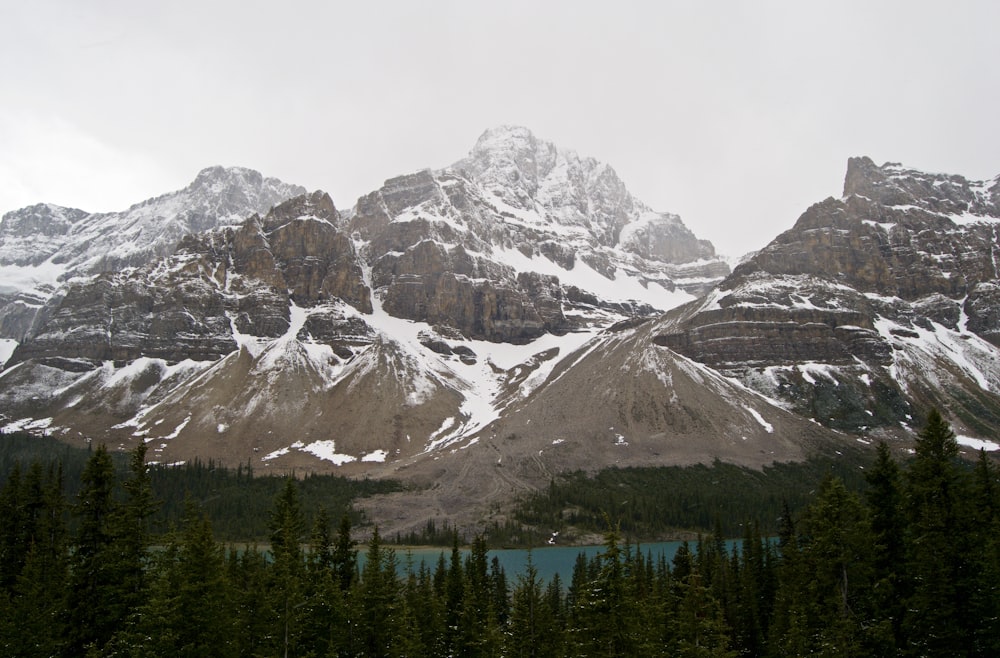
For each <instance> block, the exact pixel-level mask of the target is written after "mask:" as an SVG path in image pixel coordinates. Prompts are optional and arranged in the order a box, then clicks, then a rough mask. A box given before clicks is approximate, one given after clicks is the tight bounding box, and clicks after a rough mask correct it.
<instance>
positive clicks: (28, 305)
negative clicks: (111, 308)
mask: <svg viewBox="0 0 1000 658" xmlns="http://www.w3.org/2000/svg"><path fill="white" fill-rule="evenodd" d="M305 191H306V190H305V188H303V187H300V186H297V185H288V184H286V183H283V182H281V181H279V180H278V179H276V178H265V177H263V176H262V175H261V174H260V173H258V172H256V171H253V170H251V169H244V168H241V167H210V168H207V169H204V170H202V171H201V172H200V173H199V174H198V176H197V177H196V178H195V180H194V181H193V182H192V183H191V184H190V185H188V186H187V187H185V188H184V189H182V190H178V191H175V192H170V193H168V194H164V195H162V196H158V197H156V198H153V199H148V200H146V201H143V202H141V203H137V204H135V205H133V206H132V207H130V208H129V209H127V210H124V211H121V212H110V213H88V212H85V211H83V210H78V209H76V208H63V207H61V206H55V205H52V204H47V203H40V204H37V205H34V206H29V207H27V208H22V209H20V210H15V211H12V212H9V213H7V214H5V215H4V216H3V219H2V220H0V339H14V340H20V339H21V338H22V337H23V336H24V334H25V332H26V331H27V330H28V327H29V326H30V323H31V320H32V318H33V317H34V312H35V311H37V309H38V308H39V307H40V306H41V305H42V304H43V303H44V302H45V301H46V300H47V299H48V298H49V296H50V295H51V294H52V293H53V291H54V290H55V289H56V288H58V287H59V286H60V285H61V284H62V283H63V282H65V281H67V280H68V279H69V278H71V277H74V276H86V275H91V274H97V273H100V272H114V271H117V270H120V269H123V268H125V267H132V266H141V265H145V264H147V263H149V262H150V261H152V260H154V259H156V258H161V257H163V256H167V255H169V254H170V253H172V252H173V250H174V248H175V247H176V246H177V243H178V242H179V241H180V239H181V238H182V237H183V236H185V235H187V234H188V233H195V232H199V231H205V230H210V229H213V228H217V227H220V226H233V225H237V224H239V223H242V222H243V220H245V219H246V218H247V217H248V216H250V215H252V214H254V213H263V212H267V210H268V209H269V208H271V206H273V205H275V204H277V203H280V202H281V201H284V200H286V199H290V198H292V197H294V196H298V195H300V194H304V193H305Z"/></svg>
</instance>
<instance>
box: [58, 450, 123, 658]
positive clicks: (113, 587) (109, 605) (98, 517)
mask: <svg viewBox="0 0 1000 658" xmlns="http://www.w3.org/2000/svg"><path fill="white" fill-rule="evenodd" d="M114 481H115V478H114V465H113V464H112V462H111V456H110V455H109V454H108V451H107V448H105V447H104V446H103V445H101V446H98V447H97V449H96V450H94V452H93V454H92V455H91V457H90V458H89V459H88V460H87V465H86V467H85V468H84V470H83V475H82V476H81V488H80V492H79V494H78V502H77V505H76V512H77V516H78V517H79V530H78V532H77V535H76V541H75V542H74V550H73V554H72V559H71V570H70V578H69V587H68V589H67V604H66V609H67V611H68V615H69V619H68V622H67V638H66V643H65V646H64V654H65V655H67V656H83V655H85V654H86V653H87V651H88V650H91V649H97V650H100V649H101V648H102V647H103V646H104V645H105V644H106V643H107V642H108V640H110V639H111V637H112V635H114V633H115V631H116V630H117V629H118V628H119V627H120V626H121V625H122V623H123V622H124V608H123V606H122V601H121V600H120V599H118V598H116V594H117V593H119V592H120V591H121V590H120V589H119V587H118V586H119V581H118V580H117V578H118V575H119V570H118V568H117V567H118V562H117V556H116V555H115V551H114V539H115V537H114V533H113V527H112V523H113V519H114V515H115V513H116V511H117V509H118V507H117V505H116V504H115V502H114V499H113V498H112V494H113V492H114Z"/></svg>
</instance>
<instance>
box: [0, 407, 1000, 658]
mask: <svg viewBox="0 0 1000 658" xmlns="http://www.w3.org/2000/svg"><path fill="white" fill-rule="evenodd" d="M866 473H867V476H866V478H867V484H868V486H867V489H866V490H865V491H864V492H863V493H862V494H858V493H855V492H853V491H852V490H850V489H849V488H848V487H846V486H845V485H844V483H843V482H842V481H841V480H840V479H838V478H836V477H832V476H831V477H829V478H827V479H825V480H824V481H823V483H822V485H821V486H820V487H819V488H818V489H817V491H816V492H815V495H814V496H813V498H812V499H811V500H810V502H809V504H808V506H807V507H806V508H805V509H804V510H803V511H802V512H801V513H800V514H797V515H794V516H793V515H792V514H791V513H790V512H788V511H787V510H786V511H785V513H783V514H782V518H781V528H780V532H779V535H778V537H777V539H775V540H770V539H765V538H762V537H761V534H760V531H759V529H758V528H759V526H758V525H756V524H752V523H750V524H746V525H745V528H746V529H745V531H744V533H743V537H742V541H739V542H736V543H735V544H734V545H733V546H732V548H727V543H726V542H725V541H724V540H723V537H722V535H723V533H722V532H721V530H720V531H718V532H716V533H713V535H710V536H708V537H707V538H704V539H701V540H699V541H698V542H696V543H693V544H690V545H689V544H684V545H682V546H681V548H680V550H678V552H677V554H676V555H675V556H674V557H673V558H672V559H671V560H669V561H668V560H667V559H666V558H664V557H662V556H660V557H657V558H653V557H652V556H651V555H649V554H648V553H645V554H644V552H643V550H642V548H641V547H637V546H633V545H631V544H630V543H628V542H626V541H623V538H622V536H621V535H620V531H619V530H618V526H617V524H614V525H613V526H610V527H611V529H610V530H609V531H608V532H607V534H606V536H605V542H604V547H603V550H602V551H601V552H600V553H599V554H597V555H596V556H594V557H592V558H589V559H588V558H587V557H586V556H584V555H583V554H582V553H581V554H580V555H579V556H578V558H577V560H576V562H575V564H574V566H573V570H572V577H571V578H570V579H569V581H568V582H563V580H562V579H561V578H560V577H559V576H558V575H555V576H553V577H552V578H551V579H548V580H546V579H544V578H542V577H541V576H540V575H539V573H538V571H537V570H536V569H535V567H534V566H533V565H532V564H531V561H530V559H529V563H528V566H527V567H526V568H525V570H524V572H523V573H519V574H514V575H513V576H512V577H508V575H507V574H506V573H504V570H503V569H502V568H501V566H500V563H499V561H498V560H497V558H495V557H494V558H492V559H491V558H490V555H489V551H488V549H487V545H486V542H485V540H484V539H483V538H482V537H477V538H476V539H475V540H474V541H473V542H472V546H471V548H470V550H468V551H467V552H464V553H463V552H462V551H460V550H459V546H458V539H457V537H455V539H454V540H453V541H454V543H453V546H452V549H451V552H450V555H449V554H447V553H446V552H442V554H441V555H440V557H439V558H438V560H437V561H436V563H433V564H426V563H423V562H421V563H420V564H413V563H411V562H410V560H409V559H408V558H407V557H406V556H405V555H404V556H400V555H399V554H398V553H397V552H396V551H395V550H393V549H391V548H389V547H388V546H387V545H386V544H385V543H384V542H383V539H382V537H381V536H380V535H379V532H378V529H377V528H376V529H375V531H374V532H373V533H372V534H371V538H370V540H368V542H367V546H366V547H364V548H363V549H362V547H359V546H358V545H357V544H356V542H355V541H354V540H353V539H352V537H351V530H352V528H351V520H350V518H349V517H348V516H346V515H345V516H343V517H341V518H340V519H339V520H336V519H332V518H330V517H329V516H328V515H327V514H326V513H324V512H322V511H321V512H320V513H318V514H316V515H315V516H314V518H313V520H312V522H311V523H310V524H309V525H308V527H307V524H306V520H305V519H306V515H304V513H303V501H302V493H301V491H300V487H299V484H298V483H297V481H296V480H294V479H291V478H289V479H287V480H286V481H285V482H284V485H283V487H282V488H281V490H280V491H279V493H278V494H277V495H276V497H275V498H274V500H273V504H272V508H271V510H270V513H269V517H268V521H269V522H268V531H269V536H268V539H269V544H268V548H267V550H263V549H260V548H257V547H254V546H250V547H247V548H240V549H236V548H228V549H227V548H226V547H225V546H224V545H223V544H221V543H219V542H218V541H217V540H216V539H215V538H214V536H213V533H212V527H211V523H210V522H209V520H208V517H207V516H206V514H205V512H204V510H203V509H201V508H200V507H199V506H198V505H197V504H195V503H194V502H192V501H191V500H189V501H188V502H187V504H186V507H185V512H184V514H183V518H182V521H181V523H180V524H179V526H178V527H177V528H176V529H174V530H173V531H172V532H171V533H169V534H168V536H167V537H166V538H165V539H164V538H159V539H156V545H154V539H153V537H151V535H150V530H149V527H150V525H149V521H150V518H151V517H152V516H153V514H154V512H155V509H156V506H157V504H158V503H157V500H156V498H155V496H154V495H153V491H154V489H153V487H152V486H151V483H150V476H149V470H148V468H147V466H146V464H145V450H144V447H142V446H140V447H139V448H137V449H136V450H135V451H134V452H133V453H132V454H131V463H130V471H129V476H128V477H127V478H126V479H125V480H124V482H123V483H122V484H121V485H120V486H116V484H115V483H116V479H115V476H114V467H113V464H112V460H111V457H110V455H109V453H108V451H107V450H106V449H104V448H103V447H101V448H98V449H96V450H94V452H93V453H92V455H91V456H90V458H89V459H88V461H87V464H86V467H85V468H84V469H83V472H82V474H81V475H80V483H79V491H78V493H77V494H76V496H75V497H73V498H68V497H67V496H66V495H65V494H64V491H65V486H64V485H65V483H64V482H63V480H64V474H63V473H62V472H61V470H60V468H59V466H58V464H56V465H52V466H41V465H40V464H38V463H33V464H32V465H30V466H27V467H23V468H21V467H18V468H16V469H15V471H14V472H12V473H11V474H10V476H9V477H8V479H7V482H6V484H5V485H4V486H3V488H2V490H0V655H5V656H301V657H306V656H312V657H322V656H371V657H380V656H398V657H404V656H433V657H447V656H456V657H458V656H498V657H499V656H510V657H517V658H521V657H543V656H559V657H562V656H566V657H569V656H628V657H632V656H726V657H736V656H811V655H819V656H827V655H828V656H960V657H961V656H968V657H978V656H983V657H985V656H997V655H1000V481H998V478H1000V473H998V468H997V466H996V464H995V463H993V462H991V461H990V460H989V459H988V458H987V456H986V455H985V453H980V457H979V459H978V461H977V462H976V463H975V465H974V466H971V467H970V466H969V465H967V464H965V463H963V462H961V461H959V460H958V446H957V444H956V442H955V437H954V434H953V433H952V432H951V430H950V428H949V427H948V425H947V423H945V421H944V420H943V419H942V418H941V416H940V414H938V413H937V412H931V413H930V414H929V416H928V421H927V424H926V426H925V428H924V429H923V430H922V431H921V433H920V434H919V436H918V437H917V439H916V442H915V454H914V455H913V457H912V459H910V460H908V461H907V462H906V463H905V464H902V465H900V464H897V463H896V462H895V461H894V460H893V459H892V457H891V455H890V452H889V449H888V448H887V447H886V446H885V445H880V446H879V448H878V450H877V454H876V459H875V461H874V463H873V464H872V465H871V466H870V467H869V468H868V469H866ZM116 488H120V491H116ZM70 516H72V517H74V518H75V523H74V524H73V525H72V528H73V530H70V529H69V528H70V527H71V526H70V525H68V524H67V518H68V517H70ZM609 525H610V524H609ZM361 550H364V551H365V556H364V557H365V559H364V560H363V561H362V560H359V551H361Z"/></svg>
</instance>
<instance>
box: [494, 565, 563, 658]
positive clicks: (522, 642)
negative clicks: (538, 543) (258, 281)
mask: <svg viewBox="0 0 1000 658" xmlns="http://www.w3.org/2000/svg"><path fill="white" fill-rule="evenodd" d="M560 644H561V642H560V636H559V632H558V629H557V627H556V620H555V618H554V616H553V614H552V609H551V606H550V605H549V604H548V602H547V601H546V600H545V594H544V590H543V587H542V581H541V578H539V577H538V569H536V568H535V565H534V563H533V562H532V561H531V553H530V552H529V553H528V563H527V565H526V566H525V569H524V573H522V574H521V575H519V576H518V578H517V583H516V585H515V586H514V593H513V597H512V600H511V610H510V631H509V633H508V641H507V645H506V651H505V654H506V655H508V656H511V657H512V658H549V657H552V656H558V655H559V649H560V646H559V645H560Z"/></svg>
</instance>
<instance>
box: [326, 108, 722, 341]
mask: <svg viewBox="0 0 1000 658" xmlns="http://www.w3.org/2000/svg"><path fill="white" fill-rule="evenodd" d="M344 227H345V231H347V232H349V233H351V234H352V235H355V236H357V237H358V238H359V239H361V240H363V241H364V243H365V246H364V253H365V254H366V257H367V258H368V259H369V260H370V262H371V264H372V281H373V285H374V287H375V288H376V289H377V290H378V291H379V294H380V295H381V296H383V298H384V301H385V305H386V309H387V310H388V311H389V312H390V313H392V314H393V315H397V316H399V317H405V318H409V319H412V320H418V321H425V322H428V323H431V324H434V325H442V326H450V327H451V328H453V329H456V330H457V331H459V332H461V333H462V334H464V335H466V336H467V337H469V338H477V339H479V338H481V339H485V340H490V341H505V342H525V341H529V340H532V339H534V338H537V337H538V336H540V335H542V334H544V333H547V332H551V333H562V332H566V331H570V330H572V329H573V328H575V327H579V326H581V319H580V318H579V317H573V316H579V315H580V314H581V313H583V314H587V312H589V311H590V310H592V308H593V307H595V306H599V307H603V308H604V309H605V310H606V311H607V312H609V313H613V314H618V313H622V312H625V313H628V314H635V313H647V314H648V313H650V312H653V311H654V310H664V309H666V308H669V307H672V306H674V305H676V304H677V303H678V301H679V300H680V299H683V298H684V297H685V296H686V295H688V294H691V293H697V292H701V291H702V290H703V289H705V288H706V287H707V286H708V285H710V284H711V283H712V282H714V281H718V280H720V279H721V278H722V277H723V276H725V275H726V274H728V272H729V269H728V266H727V265H726V264H725V263H724V262H723V261H722V260H721V259H719V258H716V256H715V251H714V248H713V247H712V245H711V244H710V243H708V242H706V241H703V240H698V239H697V238H696V237H695V236H694V234H693V233H691V231H690V230H688V229H687V227H685V226H684V224H683V222H681V220H680V218H678V217H677V216H675V215H668V214H663V213H655V212H653V211H651V210H649V209H648V208H647V207H646V206H644V205H643V204H642V203H641V202H639V201H637V200H635V199H634V198H633V197H632V196H631V195H630V194H629V193H628V191H627V190H626V189H625V185H624V184H623V183H622V181H621V180H620V179H619V178H618V176H617V175H616V174H615V172H614V170H613V169H611V168H610V167H608V166H607V165H604V164H601V163H599V162H597V161H596V160H593V159H591V158H581V157H579V156H578V155H576V154H575V153H574V152H572V151H566V150H561V149H559V148H557V147H556V146H554V145H552V144H550V143H548V142H544V141H542V140H539V139H538V138H536V137H535V136H534V135H532V134H531V132H529V131H528V130H526V129H524V128H517V127H502V128H498V129H494V130H490V131H487V132H486V133H484V134H483V135H482V137H480V138H479V140H478V141H477V143H476V145H475V147H474V148H473V150H472V152H471V153H470V155H469V156H468V157H467V158H465V159H463V160H461V161H459V162H457V163H456V164H455V165H453V166H451V167H449V168H446V169H443V170H440V171H430V170H425V171H421V172H417V173H415V174H412V175H408V176H401V177H398V178H393V179H390V180H388V181H386V183H385V185H384V186H383V187H382V188H381V189H380V190H377V191H375V192H373V193H371V194H369V195H367V196H365V197H363V198H361V199H360V200H359V201H358V203H357V206H356V207H355V208H354V210H353V212H352V213H351V215H350V217H349V219H348V220H346V221H345V222H344ZM595 283H596V284H597V285H596V287H595ZM622 284H624V285H622ZM567 312H570V313H569V315H567Z"/></svg>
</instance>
